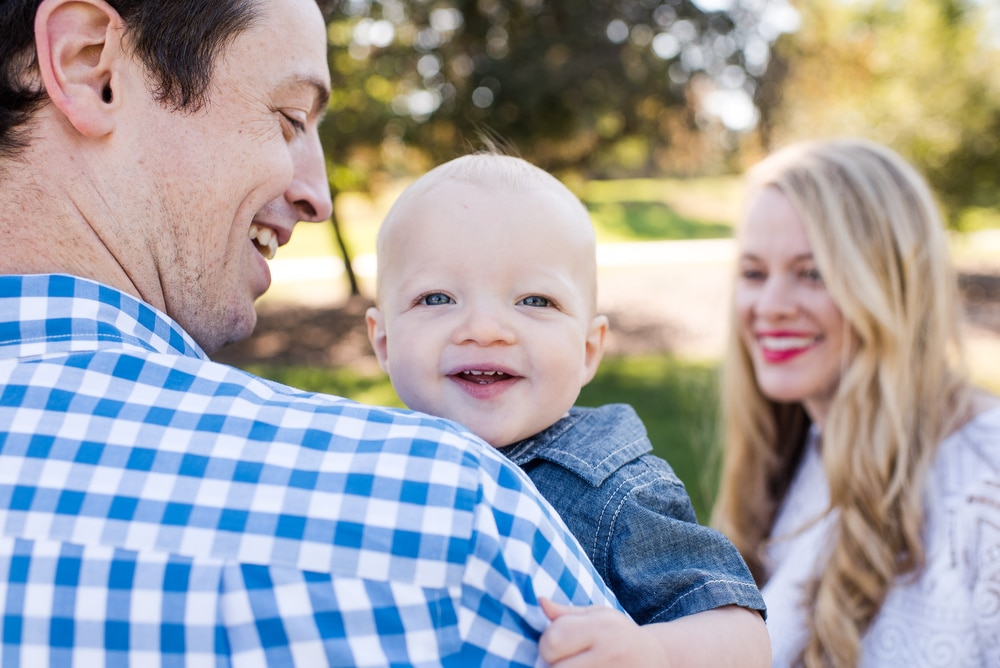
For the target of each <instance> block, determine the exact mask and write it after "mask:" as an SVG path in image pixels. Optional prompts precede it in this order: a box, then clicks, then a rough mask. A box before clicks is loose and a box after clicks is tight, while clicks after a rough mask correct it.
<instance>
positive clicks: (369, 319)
mask: <svg viewBox="0 0 1000 668" xmlns="http://www.w3.org/2000/svg"><path fill="white" fill-rule="evenodd" d="M365 322H366V323H367V324H368V341H369V342H371V344H372V350H373V351H375V359H377V360H378V365H379V366H380V367H382V371H385V372H386V373H389V345H388V342H387V340H386V336H385V320H384V319H383V317H382V311H380V310H379V309H378V307H377V306H372V307H370V308H369V309H368V310H367V311H366V312H365Z"/></svg>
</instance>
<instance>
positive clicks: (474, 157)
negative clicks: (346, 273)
mask: <svg viewBox="0 0 1000 668" xmlns="http://www.w3.org/2000/svg"><path fill="white" fill-rule="evenodd" d="M456 181H457V182H460V183H470V184H479V185H489V186H495V187H497V188H501V189H504V190H508V191H511V192H514V193H518V192H528V191H531V190H536V189H546V190H552V191H554V192H556V193H559V194H560V195H562V196H564V197H565V199H566V201H567V202H571V203H572V204H571V205H572V206H573V207H574V208H575V209H576V210H577V213H578V217H579V219H580V220H581V221H582V222H583V223H584V224H581V225H580V226H579V228H580V234H581V235H585V236H584V237H583V239H582V240H583V241H585V242H586V243H587V244H588V245H589V246H590V247H591V251H590V253H591V255H595V252H594V251H593V250H592V249H593V247H594V246H595V244H596V241H595V235H594V228H593V225H592V224H591V221H590V214H589V213H588V212H587V209H586V207H585V206H584V205H583V203H582V202H581V201H580V199H579V198H578V197H577V196H576V195H574V194H573V192H572V191H571V190H570V189H569V188H567V187H566V185H565V184H563V182H562V181H560V180H559V179H557V178H556V177H554V176H552V175H551V174H549V173H548V172H546V171H545V170H544V169H542V168H540V167H537V166H535V165H533V164H531V163H530V162H528V161H527V160H524V159H523V158H518V157H514V156H510V155H504V154H502V153H498V152H495V151H484V152H480V153H471V154H469V155H464V156H461V157H459V158H455V159H454V160H449V161H448V162H446V163H443V164H441V165H438V166H437V167H435V168H434V169H432V170H430V171H428V172H427V173H425V174H424V175H423V176H421V177H420V178H418V179H417V180H415V181H414V182H413V183H411V184H410V185H409V186H408V187H407V188H406V189H405V190H404V191H403V192H402V194H401V195H400V196H399V197H398V198H397V199H396V201H395V202H394V203H393V205H392V207H391V208H390V209H389V212H388V213H387V214H386V216H385V220H383V221H382V226H381V227H380V228H379V232H378V238H377V240H376V255H377V262H378V264H379V266H384V265H383V262H384V261H386V259H387V258H388V257H389V254H390V253H389V246H390V241H391V238H392V233H393V231H394V229H395V228H396V226H397V225H399V224H400V222H401V221H402V220H403V219H405V215H404V214H405V212H406V211H408V210H410V207H411V206H412V203H413V202H414V201H415V200H417V199H419V198H421V197H423V196H424V195H426V194H427V193H429V192H430V191H432V190H433V189H434V188H435V187H437V186H439V185H441V184H442V183H446V182H456ZM595 265H596V255H595ZM596 273H597V272H596V266H595V271H594V272H593V283H592V285H589V286H587V287H588V289H590V291H591V294H593V295H596V293H597V284H596V281H597V278H596ZM381 275H382V272H379V273H378V276H376V285H375V292H376V294H381V287H382V280H381Z"/></svg>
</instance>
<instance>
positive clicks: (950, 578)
mask: <svg viewBox="0 0 1000 668" xmlns="http://www.w3.org/2000/svg"><path fill="white" fill-rule="evenodd" d="M828 500H829V490H828V487H827V484H826V477H825V475H824V474H823V470H822V465H821V463H820V461H819V454H818V451H817V450H816V446H815V443H812V444H810V449H809V452H808V454H807V455H806V456H805V457H804V458H803V462H802V464H801V466H800V468H799V471H798V472H797V473H796V479H795V481H794V483H793V485H792V487H791V489H790V490H789V494H788V496H787V497H786V499H785V501H784V504H783V506H782V510H781V512H780V513H779V516H778V518H777V521H776V523H775V530H774V536H775V537H776V538H778V540H776V542H775V543H774V544H772V546H771V547H770V548H769V550H768V563H769V569H770V579H769V580H768V583H767V584H766V585H765V586H764V587H763V589H762V592H763V594H764V599H765V601H766V602H767V606H768V627H769V629H770V632H771V638H772V650H773V652H774V665H775V666H787V665H790V662H791V661H792V660H793V659H794V658H795V657H796V656H797V655H798V652H799V650H800V649H801V647H802V644H803V642H804V639H805V611H804V610H803V608H802V605H801V599H802V586H803V584H804V583H805V582H806V581H808V579H809V578H810V577H811V576H812V574H813V573H815V572H816V569H818V568H819V567H820V564H821V561H822V560H821V558H820V557H821V555H824V554H825V553H826V548H825V546H826V544H827V541H828V540H829V538H830V532H831V530H832V525H833V521H834V519H835V517H834V516H832V515H828V516H826V517H822V518H821V519H819V521H816V520H817V517H819V516H820V515H821V514H822V512H823V509H824V508H825V507H826V505H827V503H828ZM810 523H812V524H811V526H808V528H807V529H805V530H804V531H802V532H801V533H796V531H797V530H799V529H801V528H802V527H805V526H807V525H810ZM781 536H788V539H787V540H781V539H780V537H781ZM924 544H925V547H926V550H927V555H926V556H927V565H926V567H925V568H924V570H922V571H921V572H920V573H919V574H916V575H915V576H914V575H910V576H906V577H903V578H900V580H899V581H898V582H897V584H896V586H895V587H893V588H892V590H891V591H890V592H889V595H888V596H887V598H886V601H885V604H884V605H883V606H882V610H881V611H880V612H879V614H878V616H876V618H875V620H874V621H873V622H872V625H871V627H870V628H869V630H868V633H867V634H866V635H865V638H864V639H863V641H862V648H861V649H862V659H861V665H862V666H913V667H927V668H931V667H936V666H942V667H944V666H947V667H948V668H953V667H956V666H1000V409H994V410H991V411H988V412H986V413H983V414H981V415H979V416H978V417H976V418H975V419H974V420H972V421H970V422H969V423H968V424H967V425H966V426H965V427H963V428H962V429H961V430H960V431H958V432H956V433H954V434H952V435H951V436H949V437H948V438H947V439H946V440H945V441H944V442H943V443H942V444H941V448H940V450H939V452H938V454H937V457H936V458H935V462H934V465H933V468H932V470H931V472H930V475H929V477H928V481H927V511H926V516H925V524H924Z"/></svg>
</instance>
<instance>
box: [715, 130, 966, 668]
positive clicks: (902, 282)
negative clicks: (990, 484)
mask: <svg viewBox="0 0 1000 668" xmlns="http://www.w3.org/2000/svg"><path fill="white" fill-rule="evenodd" d="M748 183H749V196H750V197H752V196H753V194H754V193H755V192H759V191H760V190H761V189H765V188H774V189H776V190H778V191H780V192H781V194H782V195H784V196H785V197H787V198H788V200H789V201H790V202H791V203H792V205H793V206H794V208H795V210H796V212H797V213H798V215H799V217H800V219H801V220H802V222H803V224H804V226H805V228H806V233H807V236H808V238H809V242H810V244H811V246H812V252H813V256H814V258H815V261H816V265H817V268H818V269H819V271H820V273H821V275H822V276H823V281H824V284H825V285H826V288H827V290H828V291H829V293H830V296H831V297H832V298H833V301H834V302H835V303H836V304H837V306H838V308H839V309H840V311H841V313H842V314H843V317H844V320H845V323H846V327H848V328H849V329H850V335H851V337H852V338H853V340H855V341H856V349H855V351H854V352H853V353H852V354H851V355H850V357H848V358H845V362H844V367H843V369H842V373H841V378H840V382H839V384H838V387H837V391H836V395H835V397H834V399H833V402H832V404H831V407H830V411H829V414H828V416H827V418H826V422H825V424H824V426H823V432H822V437H821V438H822V458H823V465H824V468H825V470H826V474H827V478H828V479H829V484H830V503H831V507H832V508H834V509H837V510H838V511H839V518H838V520H837V524H836V534H835V536H834V538H833V541H834V542H833V545H832V550H831V551H830V554H829V557H828V559H827V562H826V563H825V564H824V565H823V566H822V567H821V568H820V569H819V571H818V573H817V576H816V578H815V580H814V581H813V583H812V586H811V588H810V589H809V591H808V592H807V598H808V601H807V603H808V607H809V610H810V613H809V620H808V626H809V640H808V643H807V645H806V647H805V650H804V653H803V655H802V657H801V661H802V663H803V664H804V665H806V666H829V665H835V666H850V665H856V664H857V661H858V656H859V651H860V641H861V636H862V635H863V634H864V632H865V631H866V629H867V628H868V626H869V624H870V623H871V621H872V619H873V618H874V616H875V615H876V614H877V613H878V611H879V609H880V607H881V606H882V603H883V601H884V600H885V597H886V594H887V592H888V590H889V589H890V587H891V586H892V585H893V582H894V581H895V579H896V578H897V577H898V576H899V575H901V574H904V573H907V572H912V571H914V570H916V569H918V568H920V567H921V566H922V564H923V561H924V550H923V545H922V542H921V528H922V519H923V514H922V502H923V491H924V485H923V483H924V478H925V475H926V472H927V470H928V468H929V466H930V464H931V461H932V459H933V457H934V454H935V452H936V450H937V446H938V444H939V443H940V442H941V440H942V439H943V438H944V437H945V436H946V435H947V434H948V433H949V432H950V431H951V430H952V429H953V428H954V427H955V426H956V420H958V419H960V418H961V416H962V415H964V414H965V411H966V407H967V405H968V404H967V401H968V394H969V392H968V385H967V384H966V383H965V381H964V380H963V374H961V373H958V372H956V370H955V369H956V368H961V366H962V360H961V342H960V337H959V322H960V320H959V318H960V315H959V308H958V299H957V282H956V279H955V276H954V273H953V270H952V267H951V262H950V259H949V251H948V245H947V239H946V236H945V231H944V227H943V225H942V221H941V218H940V215H939V213H938V210H937V207H936V205H935V203H934V200H933V197H932V196H931V193H930V190H929V189H928V187H927V185H926V184H925V182H924V180H923V179H922V178H921V177H920V176H919V174H917V172H916V171H915V170H914V169H913V168H912V167H911V166H910V165H909V164H907V163H906V162H905V161H904V160H903V159H902V158H901V157H899V156H898V155H897V154H896V153H894V152H892V151H891V150H889V149H887V148H885V147H883V146H879V145H876V144H873V143H871V142H867V141H863V140H856V139H842V140H833V141H822V142H812V143H804V144H798V145H795V146H791V147H789V148H787V149H784V150H782V151H779V152H777V153H776V154H774V155H773V156H771V157H769V158H767V159H765V160H764V161H763V162H761V163H760V164H759V165H757V166H756V167H755V168H753V169H752V170H751V172H750V173H749V175H748ZM722 401H723V415H724V421H725V430H724V434H725V438H726V449H727V452H726V455H725V463H724V467H723V475H722V481H721V485H720V493H719V498H718V501H717V504H716V508H715V516H714V520H715V524H716V525H717V526H718V527H719V528H720V529H721V530H722V531H723V532H724V533H726V534H727V535H728V536H729V537H730V538H731V539H732V540H733V542H734V543H735V544H736V545H737V547H738V548H739V549H740V551H741V552H742V553H743V555H744V556H745V558H746V560H747V562H748V564H749V565H750V567H751V570H752V571H753V573H754V575H755V577H757V579H758V581H759V582H760V581H762V580H763V578H764V570H765V565H764V563H763V559H762V553H763V549H764V547H765V545H766V543H767V540H768V538H769V536H770V532H771V528H772V526H773V524H774V519H775V516H776V514H777V511H778V508H779V505H780V503H781V501H782V499H783V498H784V496H785V494H786V493H787V491H788V487H789V484H790V482H791V479H792V477H793V475H794V473H795V468H796V466H797V464H798V462H799V460H800V458H801V453H802V449H803V446H804V444H805V435H806V431H807V430H808V428H809V418H808V416H807V415H806V414H805V411H804V409H803V407H802V405H801V404H797V403H796V404H780V403H777V402H774V401H771V400H770V399H768V398H767V397H765V396H764V395H763V394H762V393H761V391H760V388H759V387H758V385H757V382H756V377H755V375H754V371H753V365H752V362H751V358H750V354H749V351H748V350H747V348H746V346H745V344H744V343H743V339H742V338H741V336H740V331H739V322H738V319H737V318H735V317H732V318H731V323H730V331H729V342H728V349H727V355H726V362H725V365H724V374H723V389H722Z"/></svg>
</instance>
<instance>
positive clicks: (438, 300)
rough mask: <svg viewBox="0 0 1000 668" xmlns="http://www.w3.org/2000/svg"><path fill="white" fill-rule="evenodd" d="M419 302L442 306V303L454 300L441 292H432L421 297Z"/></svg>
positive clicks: (449, 302) (453, 301)
mask: <svg viewBox="0 0 1000 668" xmlns="http://www.w3.org/2000/svg"><path fill="white" fill-rule="evenodd" d="M420 303H421V304H424V305H425V306H443V305H444V304H454V303H455V300H454V299H452V298H451V297H449V296H448V295H446V294H444V293H443V292H432V293H430V294H427V295H424V296H423V297H421V298H420Z"/></svg>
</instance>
